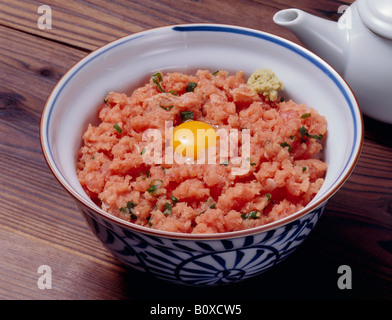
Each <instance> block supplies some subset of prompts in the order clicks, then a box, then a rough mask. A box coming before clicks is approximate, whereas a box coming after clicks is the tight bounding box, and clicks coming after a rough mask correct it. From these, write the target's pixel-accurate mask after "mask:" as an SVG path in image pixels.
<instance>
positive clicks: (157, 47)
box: [40, 24, 363, 285]
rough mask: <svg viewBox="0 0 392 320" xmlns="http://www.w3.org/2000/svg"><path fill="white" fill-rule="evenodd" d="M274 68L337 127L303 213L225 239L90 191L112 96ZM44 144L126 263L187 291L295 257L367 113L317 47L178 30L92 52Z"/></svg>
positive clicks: (246, 32)
mask: <svg viewBox="0 0 392 320" xmlns="http://www.w3.org/2000/svg"><path fill="white" fill-rule="evenodd" d="M259 68H270V69H272V70H274V72H275V73H276V74H277V76H278V77H279V78H280V79H281V80H282V81H283V83H284V85H285V91H284V95H285V96H286V97H290V98H292V99H293V100H294V101H296V102H297V103H306V104H307V105H308V106H311V107H313V108H314V109H316V110H317V111H318V112H319V113H320V114H322V115H324V116H325V117H326V119H327V122H328V131H329V134H328V138H327V143H326V148H325V154H324V156H325V161H326V162H327V163H328V170H327V173H326V178H325V182H324V184H323V186H322V188H321V190H320V191H319V193H318V194H317V195H316V197H315V198H314V199H313V200H312V201H311V203H309V204H308V205H307V207H306V208H304V209H303V210H300V211H298V212H297V213H295V214H293V215H291V216H289V217H287V218H285V219H283V220H280V221H276V222H273V223H270V224H267V225H264V226H261V227H257V228H253V229H249V230H244V231H236V232H230V233H221V234H203V235H196V234H179V233H171V232H163V231H157V230H153V229H150V228H147V227H142V226H138V225H135V224H132V223H130V222H126V221H123V220H121V219H119V218H116V217H114V216H112V215H110V214H108V213H106V212H104V211H103V210H101V209H100V208H98V207H97V206H96V205H95V204H94V203H93V202H92V201H91V200H90V199H89V197H88V196H87V195H86V193H85V192H84V190H83V189H82V187H81V185H80V184H79V181H78V178H77V176H76V171H75V163H76V155H77V150H78V148H79V147H80V144H81V136H82V133H83V131H84V130H85V129H86V127H87V125H88V123H89V122H93V123H94V122H96V121H97V112H96V111H97V105H99V104H100V103H101V101H102V99H103V97H104V96H105V95H106V93H107V92H109V91H111V90H116V91H128V92H129V89H130V88H134V87H135V86H137V85H140V83H141V82H142V81H145V80H146V79H148V76H149V75H151V74H152V73H154V72H156V71H157V70H160V71H162V72H167V71H174V70H176V71H181V72H188V73H190V72H194V71H195V70H197V69H209V70H211V72H213V71H215V70H219V69H221V70H222V69H223V70H227V71H232V72H234V71H237V70H243V71H244V72H245V74H246V75H250V74H251V73H252V72H253V71H254V70H256V69H259ZM40 136H41V146H42V151H43V154H44V156H45V159H46V161H47V163H48V166H49V168H50V169H51V171H52V172H53V174H54V176H55V177H56V178H57V180H58V181H59V183H60V184H61V185H62V186H63V187H64V188H65V189H66V190H67V191H68V192H69V193H70V195H71V196H72V197H73V198H74V199H75V200H76V202H77V204H78V206H79V208H80V211H81V213H82V215H83V216H84V217H85V219H86V221H87V223H88V225H89V226H90V227H91V230H92V231H93V232H94V233H95V234H96V236H97V237H98V238H99V239H100V240H101V241H102V243H103V244H104V245H105V246H106V248H107V249H108V250H109V251H110V252H111V253H112V254H113V255H114V256H115V257H117V258H118V259H119V260H121V261H122V262H124V263H125V264H127V265H129V266H132V267H134V268H135V269H137V270H140V271H144V272H147V273H149V274H151V275H153V276H155V277H157V278H160V279H165V280H168V281H171V282H174V283H179V284H186V285H219V284H227V283H233V282H236V281H240V280H243V279H246V278H249V277H252V276H256V275H258V274H260V273H261V272H264V271H266V270H268V269H270V268H272V267H273V266H275V265H276V264H277V263H279V262H281V261H282V260H284V259H285V258H287V257H288V256H289V255H290V254H291V253H292V252H293V251H294V250H295V249H296V248H297V247H298V246H299V245H300V244H301V243H302V241H303V240H304V239H305V238H306V237H307V236H308V234H309V233H310V232H311V230H312V229H313V228H314V227H315V225H316V223H317V221H318V219H319V218H320V216H321V214H322V212H323V210H324V207H325V205H326V203H327V201H328V199H329V198H331V197H332V196H333V195H334V194H335V193H336V192H337V191H338V189H339V188H340V187H341V186H342V185H343V183H344V182H345V181H346V179H347V178H348V177H349V175H350V173H351V172H352V170H353V168H354V166H355V164H356V161H357V159H358V157H359V153H360V149H361V145H362V139H363V125H362V117H361V114H360V111H359V108H358V105H357V102H356V99H355V97H354V95H353V93H352V91H351V90H350V88H349V87H348V85H347V84H346V83H345V82H344V80H343V79H342V78H341V77H340V76H339V74H338V73H337V72H335V71H334V69H332V68H331V67H330V66H329V65H328V64H327V63H325V62H324V61H323V60H322V59H320V58H319V57H318V56H316V55H314V54H313V53H311V52H310V51H308V50H306V49H304V48H302V47H300V46H298V45H296V44H294V43H292V42H290V41H287V40H285V39H282V38H280V37H277V36H274V35H271V34H268V33H265V32H260V31H257V30H252V29H247V28H242V27H235V26H229V25H216V24H190V25H176V26H169V27H163V28H157V29H152V30H148V31H145V32H140V33H136V34H133V35H130V36H127V37H124V38H121V39H119V40H117V41H114V42H112V43H109V44H107V45H105V46H104V47H102V48H100V49H98V50H96V51H94V52H92V53H91V54H89V55H88V56H86V57H85V58H84V59H82V60H81V61H80V62H79V63H77V64H76V65H75V66H74V67H73V68H72V69H70V70H69V71H68V72H67V73H66V74H65V75H64V76H63V78H62V79H61V80H60V81H59V83H58V84H57V85H56V87H55V88H54V89H53V91H52V93H51V94H50V96H49V98H48V100H47V103H46V105H45V108H44V110H43V114H42V120H41V127H40Z"/></svg>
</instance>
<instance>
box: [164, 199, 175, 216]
mask: <svg viewBox="0 0 392 320" xmlns="http://www.w3.org/2000/svg"><path fill="white" fill-rule="evenodd" d="M172 209H173V208H172V205H171V204H170V203H169V202H166V203H165V206H164V210H163V212H162V213H163V214H164V215H165V216H168V215H170V214H171V212H172Z"/></svg>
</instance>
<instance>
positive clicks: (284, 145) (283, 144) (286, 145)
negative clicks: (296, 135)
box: [280, 142, 292, 152]
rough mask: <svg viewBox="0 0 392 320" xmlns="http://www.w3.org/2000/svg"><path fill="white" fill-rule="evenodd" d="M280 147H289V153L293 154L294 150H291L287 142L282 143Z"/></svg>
mask: <svg viewBox="0 0 392 320" xmlns="http://www.w3.org/2000/svg"><path fill="white" fill-rule="evenodd" d="M280 146H281V147H283V148H284V147H288V151H289V152H291V150H292V148H291V146H290V145H289V144H288V143H287V142H282V143H281V144H280Z"/></svg>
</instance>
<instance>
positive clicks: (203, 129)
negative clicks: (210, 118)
mask: <svg viewBox="0 0 392 320" xmlns="http://www.w3.org/2000/svg"><path fill="white" fill-rule="evenodd" d="M216 139H217V133H216V131H215V129H214V128H213V127H212V126H210V125H209V124H207V123H205V122H202V121H193V120H192V121H185V122H183V123H181V124H180V125H179V126H177V127H175V128H174V130H173V136H172V139H171V145H172V147H173V149H174V151H175V152H176V153H178V154H179V155H182V156H184V157H192V158H194V159H196V158H197V156H198V154H199V153H200V152H202V151H205V150H207V149H208V148H210V147H211V146H214V145H216Z"/></svg>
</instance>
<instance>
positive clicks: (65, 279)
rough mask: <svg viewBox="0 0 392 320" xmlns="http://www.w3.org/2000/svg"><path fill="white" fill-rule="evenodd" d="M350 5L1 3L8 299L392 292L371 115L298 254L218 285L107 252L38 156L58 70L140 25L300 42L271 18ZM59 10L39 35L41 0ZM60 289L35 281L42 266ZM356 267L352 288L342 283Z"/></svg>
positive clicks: (384, 178) (381, 141) (2, 229)
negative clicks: (132, 263) (157, 271)
mask: <svg viewBox="0 0 392 320" xmlns="http://www.w3.org/2000/svg"><path fill="white" fill-rule="evenodd" d="M351 2H352V1H347V2H345V1H333V0H322V1H310V0H301V1H290V0H280V1H268V0H244V1H238V0H227V1H218V0H193V1H192V0H175V1H174V0H161V1H157V0H136V1H126V0H115V1H105V0H97V1H93V0H88V1H82V0H70V1H60V0H51V1H46V2H45V3H42V2H40V1H33V0H2V1H1V5H0V44H1V45H0V163H1V169H0V194H1V196H0V244H1V249H0V299H2V300H144V299H146V300H147V299H153V300H154V299H155V300H160V299H165V300H167V299H185V300H192V299H193V300H194V299H198V298H200V297H203V298H204V299H211V301H212V300H213V299H215V298H220V299H231V300H233V299H251V300H253V299H254V300H262V299H269V300H270V299H294V300H301V299H383V300H385V299H386V300H390V299H392V140H391V137H392V126H391V125H387V124H383V123H380V122H377V121H375V120H372V119H369V118H367V117H364V122H365V130H366V132H365V140H364V145H363V151H362V154H361V157H360V159H359V162H358V165H357V166H356V168H355V170H354V172H353V173H352V175H351V176H350V178H349V180H348V181H347V183H346V184H345V185H344V186H343V187H342V188H341V189H340V190H339V191H338V192H337V194H336V195H335V196H334V197H333V198H332V199H331V200H330V201H329V203H328V205H327V208H326V210H325V213H324V215H323V216H322V218H321V220H320V222H319V224H318V225H317V227H316V229H315V230H314V232H313V233H312V234H311V235H310V237H309V239H307V240H306V241H305V243H304V244H303V245H302V246H301V247H300V249H299V250H298V251H297V252H295V253H294V254H293V256H291V257H290V258H288V259H287V260H286V261H285V262H283V263H281V264H280V265H278V266H277V267H276V268H275V269H273V270H271V271H269V272H267V273H265V274H262V275H261V276H258V277H256V278H253V279H251V280H246V281H244V282H242V283H239V284H235V285H230V286H225V287H224V288H221V287H216V288H215V287H214V288H190V287H182V286H177V285H172V284H167V283H164V282H162V281H159V280H155V279H151V278H149V276H148V275H145V274H142V273H139V272H137V271H134V270H130V269H128V268H127V267H125V266H124V265H123V264H121V263H120V262H119V261H117V260H116V259H115V258H114V257H112V256H111V254H110V253H109V252H108V251H107V250H106V249H105V248H103V246H102V245H101V243H100V242H99V241H98V240H97V239H96V238H95V236H94V235H93V234H92V233H91V231H90V230H89V229H88V227H87V225H86V223H85V221H84V220H83V218H82V216H81V215H80V214H79V211H78V209H77V206H76V203H75V201H74V200H73V199H72V198H71V197H70V196H69V195H68V193H66V191H65V190H64V189H63V188H62V187H61V186H60V185H59V184H58V182H57V181H56V180H55V179H54V177H53V176H52V174H51V172H50V171H49V169H48V167H47V165H46V163H45V160H44V158H43V156H42V153H41V148H40V142H39V122H40V117H41V112H42V109H43V106H44V104H45V101H46V99H47V97H48V95H49V94H50V91H51V90H52V89H53V87H54V86H55V84H56V83H57V81H58V80H59V79H60V78H61V76H62V75H63V74H64V73H65V72H66V71H67V70H68V69H69V68H71V67H72V66H73V65H74V64H75V63H76V62H78V61H79V60H80V59H81V58H83V57H84V56H86V55H87V54H88V53H89V52H91V51H92V50H95V49H97V48H98V47H100V46H102V45H104V44H106V43H107V42H110V41H113V40H115V39H117V38H119V37H123V36H126V35H129V34H132V33H135V32H139V31H142V30H146V29H149V28H155V27H160V26H166V25H171V24H179V23H192V22H212V23H225V24H233V25H239V26H244V27H251V28H255V29H258V30H263V31H267V32H270V33H273V34H276V35H279V36H282V37H285V38H287V39H289V40H292V41H294V42H297V43H299V42H298V40H297V38H296V37H295V36H294V35H293V34H292V33H290V32H289V31H287V30H286V29H283V28H281V27H279V26H277V25H275V24H274V23H273V22H272V16H273V15H274V14H275V13H276V12H277V11H279V10H280V9H285V8H290V7H297V8H301V9H303V10H306V11H307V12H310V13H312V14H315V15H317V16H320V17H324V18H326V19H331V20H337V19H338V17H339V14H338V13H337V12H338V8H339V6H341V5H344V4H350V3H351ZM43 4H46V5H49V6H50V7H51V10H52V28H51V29H44V30H41V29H39V28H38V25H37V21H38V19H39V17H40V14H39V13H37V10H38V8H39V6H41V5H43ZM41 265H48V266H50V267H51V269H52V272H53V280H52V289H46V290H45V289H44V290H42V289H40V288H39V287H38V285H37V281H38V278H39V276H40V274H39V273H38V268H39V266H41ZM341 265H348V266H350V267H351V269H352V289H346V290H341V289H339V288H338V286H337V281H338V278H339V274H338V271H337V270H338V268H339V266H341Z"/></svg>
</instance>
